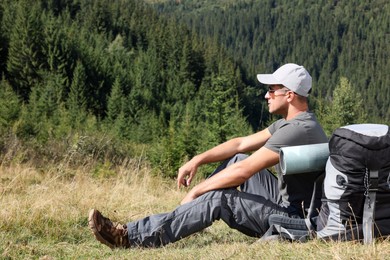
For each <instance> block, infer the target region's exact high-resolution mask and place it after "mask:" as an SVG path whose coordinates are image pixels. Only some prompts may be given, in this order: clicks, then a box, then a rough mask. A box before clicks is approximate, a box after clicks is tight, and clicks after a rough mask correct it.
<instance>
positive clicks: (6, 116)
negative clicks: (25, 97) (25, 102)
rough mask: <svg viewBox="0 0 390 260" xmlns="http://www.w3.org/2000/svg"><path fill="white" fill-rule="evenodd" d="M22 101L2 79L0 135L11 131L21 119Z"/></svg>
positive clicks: (0, 85)
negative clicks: (14, 124)
mask: <svg viewBox="0 0 390 260" xmlns="http://www.w3.org/2000/svg"><path fill="white" fill-rule="evenodd" d="M20 111H21V101H20V99H19V97H18V96H17V95H16V93H15V92H14V91H13V90H12V87H11V86H10V84H9V83H8V82H7V81H5V80H4V79H2V80H1V81H0V133H1V134H2V133H4V132H6V131H7V130H9V129H10V128H11V127H12V125H13V123H14V122H15V121H17V119H18V118H19V115H20Z"/></svg>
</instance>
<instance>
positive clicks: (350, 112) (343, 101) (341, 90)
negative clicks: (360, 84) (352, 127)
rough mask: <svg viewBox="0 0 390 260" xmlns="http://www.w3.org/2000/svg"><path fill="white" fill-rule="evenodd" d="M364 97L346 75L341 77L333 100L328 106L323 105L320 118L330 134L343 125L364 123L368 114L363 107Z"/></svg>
mask: <svg viewBox="0 0 390 260" xmlns="http://www.w3.org/2000/svg"><path fill="white" fill-rule="evenodd" d="M362 107H363V98H362V96H361V94H360V93H359V92H358V91H357V90H356V89H355V88H354V87H353V86H352V85H351V84H350V83H349V81H348V79H347V78H345V77H341V78H340V83H339V84H338V85H337V86H336V88H335V90H334V91H333V99H332V102H331V103H330V104H329V105H328V106H327V107H324V105H321V106H320V108H321V110H322V112H321V111H319V115H318V117H319V120H320V121H321V123H322V125H323V127H324V130H325V132H326V133H327V135H328V136H330V134H331V133H332V132H333V131H334V130H335V129H336V128H339V127H341V126H345V125H349V124H358V123H364V122H366V121H367V114H366V112H365V111H364V109H362Z"/></svg>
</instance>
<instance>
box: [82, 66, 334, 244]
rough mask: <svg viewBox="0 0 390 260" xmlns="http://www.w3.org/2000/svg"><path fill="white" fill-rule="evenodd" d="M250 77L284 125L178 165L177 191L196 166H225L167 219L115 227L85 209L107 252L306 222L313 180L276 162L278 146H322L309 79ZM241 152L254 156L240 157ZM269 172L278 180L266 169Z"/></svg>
mask: <svg viewBox="0 0 390 260" xmlns="http://www.w3.org/2000/svg"><path fill="white" fill-rule="evenodd" d="M257 78H258V80H259V81H260V82H261V83H263V84H266V85H268V87H269V88H268V91H267V93H266V95H265V98H266V100H267V102H268V108H269V112H270V113H272V114H277V115H281V116H282V117H283V119H280V120H278V121H276V122H274V123H273V124H271V125H270V126H269V127H268V128H266V129H264V130H262V131H260V132H258V133H255V134H252V135H249V136H246V137H239V138H235V139H232V140H229V141H227V142H225V143H223V144H220V145H218V146H216V147H214V148H212V149H210V150H208V151H206V152H204V153H202V154H199V155H197V156H195V157H194V158H192V159H191V160H190V161H189V162H187V163H186V164H184V165H183V166H182V167H181V168H180V169H179V173H178V179H177V185H178V187H179V188H180V187H181V186H189V185H190V183H191V180H192V179H193V177H194V175H195V174H196V172H197V169H198V167H199V166H200V165H202V164H207V163H211V162H217V161H224V162H223V163H222V165H221V166H220V167H218V168H217V169H216V171H215V172H214V173H213V174H212V175H211V176H210V177H209V178H207V179H206V180H205V181H203V182H201V183H199V184H198V185H196V186H194V187H193V188H192V189H191V190H190V191H189V192H188V194H187V195H186V196H185V197H184V199H183V200H182V202H181V206H179V207H177V208H176V209H175V210H174V211H172V212H170V213H165V214H158V215H152V216H149V217H146V218H144V219H141V220H138V221H134V222H130V223H127V224H126V225H121V224H115V223H112V222H111V221H110V220H109V219H108V218H106V217H103V216H102V215H101V213H100V212H99V211H97V210H95V209H92V210H91V211H90V213H89V226H90V228H91V230H92V232H93V234H94V235H95V237H96V239H97V240H99V241H100V242H102V243H104V244H105V245H107V246H109V247H111V248H116V247H125V248H127V247H132V246H141V247H157V246H162V245H165V244H168V243H171V242H175V241H177V240H179V239H181V238H184V237H186V236H188V235H190V234H193V233H195V232H197V231H200V230H202V229H204V228H206V227H208V226H210V225H211V224H212V222H213V221H214V220H218V219H222V220H223V221H224V222H226V223H227V224H228V225H229V226H230V227H231V228H234V229H237V230H239V231H241V232H243V233H244V234H247V235H249V236H255V237H260V236H262V235H263V234H264V233H265V232H266V231H267V229H268V228H269V224H268V217H269V216H270V215H271V214H279V215H281V216H286V217H293V218H302V217H303V216H304V215H305V209H306V208H308V206H309V204H310V199H311V195H312V190H313V183H314V181H315V179H316V178H317V176H318V175H319V173H312V174H310V173H309V174H308V173H306V174H294V175H286V176H283V175H282V173H281V171H280V168H279V165H278V163H279V150H280V148H282V147H286V146H294V145H306V144H315V143H325V142H327V141H328V139H327V137H326V135H325V133H324V131H323V130H322V128H321V126H320V125H319V124H318V122H317V119H316V118H315V116H314V115H313V114H312V113H311V112H309V111H308V101H307V97H308V95H309V93H310V91H311V84H312V79H311V76H310V75H309V73H308V72H307V71H306V69H305V68H304V67H303V66H299V65H297V64H292V63H290V64H285V65H283V66H282V67H280V68H279V69H278V70H276V71H275V72H274V73H273V74H259V75H257ZM247 152H253V153H252V154H251V155H250V156H247V155H244V154H242V153H247ZM272 166H275V168H276V171H277V173H278V177H277V178H276V177H275V176H274V175H273V174H272V173H271V172H269V171H268V170H267V168H270V167H272ZM238 186H240V190H238V189H237V188H236V187H238Z"/></svg>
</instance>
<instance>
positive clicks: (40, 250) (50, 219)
mask: <svg viewBox="0 0 390 260" xmlns="http://www.w3.org/2000/svg"><path fill="white" fill-rule="evenodd" d="M106 170H107V171H111V172H110V173H111V174H107V175H108V176H111V177H96V174H94V173H93V171H92V170H91V169H87V168H79V169H76V170H71V169H64V168H61V169H58V168H49V167H48V169H45V170H38V169H34V168H30V167H28V166H27V165H13V166H7V167H2V168H0V181H1V182H0V196H1V197H0V203H1V204H0V205H1V209H0V219H1V222H0V241H1V243H0V258H1V259H129V258H140V259H156V258H162V259H253V258H260V259H364V258H366V259H390V246H389V245H390V242H389V241H383V242H377V243H375V244H374V245H370V246H365V245H362V244H359V243H354V242H348V243H326V242H322V241H311V242H308V243H305V244H299V243H288V242H270V243H258V242H256V239H254V238H249V237H246V236H244V235H242V234H240V233H239V232H237V231H234V230H231V229H229V228H228V227H227V226H226V225H225V224H224V223H222V222H217V223H216V224H215V225H213V226H212V227H210V228H209V229H207V230H206V231H204V232H201V233H199V234H195V235H193V236H190V237H188V238H186V239H183V240H181V241H179V242H177V243H174V244H170V245H168V246H166V247H163V248H157V249H131V250H111V249H109V248H108V247H106V246H104V245H102V244H100V243H98V242H97V241H96V240H95V239H94V238H93V236H92V234H91V233H90V231H89V229H88V227H87V214H88V211H89V209H90V208H98V209H99V210H101V211H102V212H103V213H104V214H106V215H108V216H109V217H110V218H112V219H113V220H116V221H120V222H125V221H127V220H133V219H138V218H140V217H143V216H145V215H148V214H153V213H160V212H165V211H169V210H171V209H173V208H174V207H175V206H176V205H178V203H179V202H180V200H181V198H182V197H183V196H184V191H178V190H176V187H175V182H174V181H173V180H167V179H162V178H159V177H156V176H151V175H150V174H149V172H150V171H149V169H148V168H147V167H145V166H142V165H140V163H139V162H137V161H129V162H127V163H126V165H123V166H122V167H119V168H118V169H115V170H114V171H113V170H112V169H110V170H108V169H106ZM112 172H115V173H116V175H115V176H112ZM98 176H106V175H105V174H100V175H98Z"/></svg>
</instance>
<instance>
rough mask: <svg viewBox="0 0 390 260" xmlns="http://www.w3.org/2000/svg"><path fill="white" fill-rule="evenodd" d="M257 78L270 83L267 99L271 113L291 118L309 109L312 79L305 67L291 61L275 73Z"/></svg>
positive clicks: (260, 75)
mask: <svg viewBox="0 0 390 260" xmlns="http://www.w3.org/2000/svg"><path fill="white" fill-rule="evenodd" d="M257 79H258V80H259V81H260V82H261V83H263V84H266V85H268V91H267V93H266V95H265V99H266V100H267V103H268V109H269V112H270V113H271V114H278V115H282V116H283V117H284V118H286V119H289V118H292V117H294V116H295V115H296V114H297V113H299V112H302V111H307V110H308V102H307V96H308V95H309V93H310V91H311V81H312V79H311V76H310V75H309V73H308V72H307V71H306V69H305V68H304V67H302V66H299V65H296V64H292V63H289V64H286V65H283V66H282V67H280V68H279V69H277V70H276V71H275V72H274V73H273V74H258V75H257Z"/></svg>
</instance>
